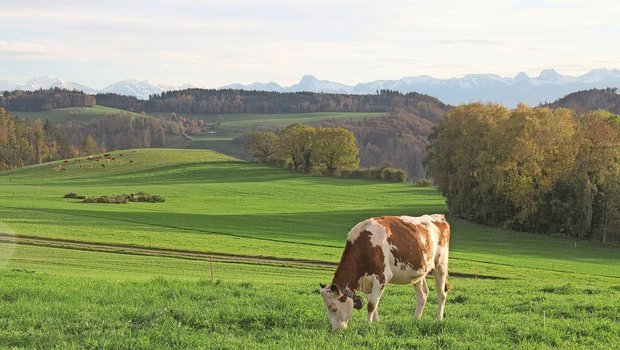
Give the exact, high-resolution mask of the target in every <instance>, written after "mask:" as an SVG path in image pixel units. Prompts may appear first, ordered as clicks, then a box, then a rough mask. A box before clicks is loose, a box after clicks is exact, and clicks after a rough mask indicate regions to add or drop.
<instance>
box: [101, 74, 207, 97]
mask: <svg viewBox="0 0 620 350" xmlns="http://www.w3.org/2000/svg"><path fill="white" fill-rule="evenodd" d="M194 88H196V87H195V86H193V85H190V84H183V85H181V86H174V85H165V84H158V83H155V82H153V81H151V80H148V79H147V80H134V79H129V80H122V81H119V82H116V83H114V84H112V85H109V86H106V87H104V88H103V89H101V90H99V92H101V93H115V94H119V95H127V96H135V97H137V98H138V99H141V100H148V99H149V96H150V95H155V94H161V93H162V92H164V91H172V90H185V89H194Z"/></svg>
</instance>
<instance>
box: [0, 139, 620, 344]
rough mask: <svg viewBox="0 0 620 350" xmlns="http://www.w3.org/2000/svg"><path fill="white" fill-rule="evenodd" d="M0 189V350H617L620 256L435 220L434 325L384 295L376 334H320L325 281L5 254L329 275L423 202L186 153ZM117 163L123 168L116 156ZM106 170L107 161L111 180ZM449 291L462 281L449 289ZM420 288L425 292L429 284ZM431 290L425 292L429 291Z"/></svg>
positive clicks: (372, 186)
mask: <svg viewBox="0 0 620 350" xmlns="http://www.w3.org/2000/svg"><path fill="white" fill-rule="evenodd" d="M113 154H114V155H115V158H116V159H117V160H116V161H113V162H106V163H105V165H106V166H105V167H102V166H101V164H99V163H97V164H93V167H92V168H91V167H90V166H89V165H87V164H88V163H89V162H88V161H86V160H84V159H82V160H81V161H80V162H77V161H71V162H70V163H69V164H66V165H65V168H66V171H56V170H55V167H56V166H57V165H59V164H60V163H53V164H43V165H39V166H33V167H27V168H23V169H18V170H13V171H7V172H2V173H0V231H3V232H5V233H10V234H13V235H14V236H11V235H5V236H4V238H3V239H2V240H1V241H0V348H62V349H68V348H69V349H70V348H119V349H121V348H208V349H218V348H221V349H237V348H247V349H249V348H257V349H258V348H261V349H273V348H328V349H342V348H353V347H355V348H444V349H452V348H454V349H460V348H464V349H465V348H493V349H504V348H505V349H512V348H531V349H541V348H542V349H544V348H550V349H551V348H566V349H610V348H613V347H614V346H617V344H618V342H620V335H619V334H620V249H618V247H604V246H600V245H599V244H596V243H593V242H582V241H578V242H575V241H572V240H566V239H561V238H552V237H547V236H540V235H533V234H526V233H516V232H511V231H506V230H501V229H493V228H487V227H483V226H479V225H474V224H471V223H468V222H465V221H462V220H458V219H455V218H451V219H450V221H451V223H452V231H453V235H452V242H451V260H450V264H451V268H450V270H451V272H452V273H453V274H454V275H453V277H451V284H453V286H454V289H453V291H452V292H451V293H450V294H449V296H448V303H447V306H446V320H445V321H444V322H441V323H439V322H436V321H435V320H434V315H433V314H434V312H435V310H436V304H435V297H434V293H433V292H431V298H430V300H429V305H428V306H427V310H426V315H425V317H424V318H423V319H422V320H420V321H417V322H414V321H413V320H412V310H413V308H414V306H415V301H414V293H413V291H412V288H411V287H408V286H389V287H388V289H387V291H386V293H385V295H384V297H383V298H382V302H381V305H380V314H381V317H382V322H381V323H379V324H372V325H368V324H366V323H365V321H364V320H365V312H359V313H355V314H354V316H353V320H352V321H351V324H350V329H349V330H347V331H346V332H342V333H340V334H332V333H331V332H329V330H328V329H329V327H328V323H327V318H326V316H325V314H324V311H323V309H322V304H321V301H320V297H319V295H318V283H319V282H323V283H325V282H329V281H330V279H331V276H332V274H333V268H325V267H309V266H304V267H292V266H288V265H287V264H282V265H278V264H266V263H260V262H257V263H242V262H220V261H216V262H215V263H214V265H213V270H214V277H215V278H214V281H212V280H211V278H210V268H211V266H210V264H209V261H205V260H194V259H187V258H178V257H177V258H174V257H163V256H141V255H132V254H129V253H130V251H129V250H127V249H123V248H122V247H120V248H119V249H118V251H117V252H115V253H111V252H100V251H84V250H76V249H68V248H71V245H70V244H67V246H66V247H65V248H58V247H49V246H33V245H25V244H16V243H19V236H20V235H23V236H37V237H42V238H53V239H66V240H75V241H84V242H100V243H107V244H115V245H125V246H129V247H153V248H168V249H181V250H192V251H201V252H207V253H221V254H236V255H243V256H250V257H276V258H285V259H308V260H318V261H325V262H329V263H334V262H337V261H338V259H339V256H340V254H341V252H342V247H343V245H344V240H345V237H346V232H347V231H348V230H349V229H350V227H351V226H353V225H354V224H355V223H357V222H359V221H361V220H363V219H365V218H367V217H370V216H376V215H384V214H395V215H401V214H407V215H420V214H423V213H431V212H433V213H434V212H444V211H445V210H446V207H445V204H444V201H443V199H442V198H441V197H440V196H439V195H438V194H437V193H436V191H434V190H433V189H431V188H423V187H415V186H411V185H409V184H387V183H381V182H374V181H365V180H345V179H335V178H322V177H311V176H306V175H299V174H296V173H291V172H287V171H283V170H280V169H275V168H269V167H264V166H262V165H257V164H251V163H244V162H239V161H237V160H235V159H233V158H230V157H227V156H223V155H219V154H215V153H212V152H208V151H201V150H185V151H180V150H160V149H150V150H142V149H141V150H135V151H131V150H127V151H119V152H114V153H113ZM120 154H123V155H122V156H121V155H120ZM119 160H122V164H121V162H120V161H119ZM138 191H146V192H150V193H153V194H160V195H162V196H164V197H165V199H166V202H164V203H131V204H118V205H116V204H85V203H81V202H79V201H76V200H65V199H63V198H62V196H63V195H64V194H66V193H68V192H76V193H78V194H84V195H111V194H120V193H131V192H133V193H135V192H138ZM459 276H460V277H459ZM430 284H431V285H432V283H430ZM431 289H432V288H431Z"/></svg>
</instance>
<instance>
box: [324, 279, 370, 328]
mask: <svg viewBox="0 0 620 350" xmlns="http://www.w3.org/2000/svg"><path fill="white" fill-rule="evenodd" d="M320 286H321V297H323V305H325V310H327V317H328V318H329V324H330V325H331V327H332V330H333V331H337V330H340V329H347V323H349V319H350V318H351V314H352V313H353V309H354V308H355V309H358V310H359V309H361V308H362V300H361V299H360V297H358V296H353V298H349V297H348V296H347V295H346V294H344V293H342V292H341V291H340V289H338V287H337V286H336V285H335V284H332V285H331V286H326V285H324V284H320Z"/></svg>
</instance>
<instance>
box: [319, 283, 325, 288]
mask: <svg viewBox="0 0 620 350" xmlns="http://www.w3.org/2000/svg"><path fill="white" fill-rule="evenodd" d="M319 286H321V289H323V288H325V287H327V286H326V285H324V284H323V283H319Z"/></svg>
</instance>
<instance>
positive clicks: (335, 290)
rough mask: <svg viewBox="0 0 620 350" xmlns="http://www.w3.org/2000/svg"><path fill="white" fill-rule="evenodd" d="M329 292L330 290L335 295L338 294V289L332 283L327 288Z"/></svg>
mask: <svg viewBox="0 0 620 350" xmlns="http://www.w3.org/2000/svg"><path fill="white" fill-rule="evenodd" d="M329 290H331V291H332V293H336V292H338V293H340V290H338V287H336V284H334V283H332V285H331V286H329Z"/></svg>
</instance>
